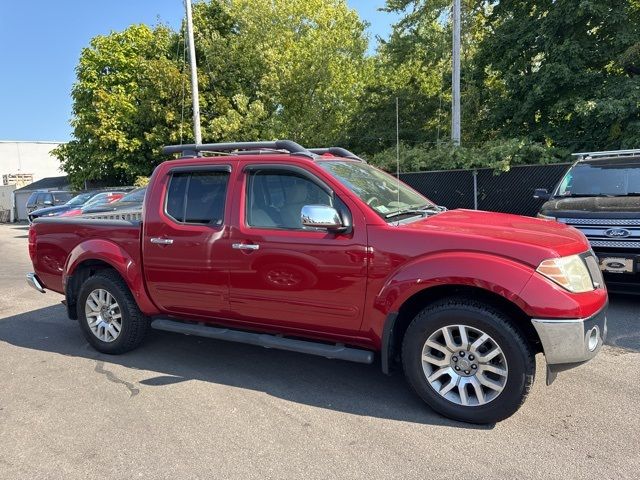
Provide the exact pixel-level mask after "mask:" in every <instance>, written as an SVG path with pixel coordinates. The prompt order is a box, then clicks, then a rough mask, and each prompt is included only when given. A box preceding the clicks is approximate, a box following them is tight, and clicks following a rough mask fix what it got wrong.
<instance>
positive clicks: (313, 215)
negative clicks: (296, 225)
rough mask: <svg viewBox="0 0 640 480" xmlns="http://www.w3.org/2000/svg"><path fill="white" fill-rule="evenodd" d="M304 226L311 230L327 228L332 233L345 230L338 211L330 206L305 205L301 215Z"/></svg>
mask: <svg viewBox="0 0 640 480" xmlns="http://www.w3.org/2000/svg"><path fill="white" fill-rule="evenodd" d="M300 215H301V220H302V225H303V226H305V227H310V228H326V229H327V230H329V231H331V232H338V231H342V230H344V228H345V226H344V225H343V223H342V219H341V218H340V215H339V214H338V211H337V210H336V209H335V208H333V207H330V206H328V205H305V206H304V207H302V212H301V213H300Z"/></svg>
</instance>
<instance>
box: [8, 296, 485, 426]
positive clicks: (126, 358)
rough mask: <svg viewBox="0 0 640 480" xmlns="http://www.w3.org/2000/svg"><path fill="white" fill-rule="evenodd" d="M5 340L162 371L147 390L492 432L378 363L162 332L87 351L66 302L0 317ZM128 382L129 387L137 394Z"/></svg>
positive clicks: (99, 361)
mask: <svg viewBox="0 0 640 480" xmlns="http://www.w3.org/2000/svg"><path fill="white" fill-rule="evenodd" d="M0 342H7V343H9V344H11V345H15V346H18V347H22V348H30V349H34V350H41V351H46V352H53V353H58V354H61V355H66V356H75V357H83V358H88V359H92V360H95V361H96V362H97V363H96V369H98V368H102V366H103V364H104V363H111V364H116V365H121V366H123V367H127V368H132V369H139V370H148V371H153V372H160V375H157V376H152V377H150V378H147V379H145V380H142V381H141V382H139V383H138V385H142V386H147V387H158V388H161V387H163V386H166V385H171V384H175V383H180V382H184V381H188V380H200V381H205V382H212V383H216V384H223V385H229V386H233V387H238V388H244V389H250V390H256V391H261V392H265V393H267V394H269V395H272V396H274V397H278V398H282V399H285V400H288V401H292V402H297V403H301V404H305V405H311V406H314V407H319V408H326V409H330V410H336V411H340V412H346V413H351V414H354V415H363V416H371V417H378V418H386V419H391V420H399V421H404V422H414V423H421V424H431V425H440V426H449V427H456V428H472V429H490V428H492V426H489V427H487V426H484V427H483V426H475V425H468V424H464V423H459V422H455V421H452V420H448V419H446V418H444V417H442V416H440V415H439V414H437V413H435V412H433V411H432V410H430V409H429V408H428V407H427V406H426V405H425V404H424V403H423V402H422V401H421V400H420V399H419V398H418V397H417V396H416V395H415V394H414V393H413V392H411V391H410V390H409V387H408V386H407V385H406V384H405V382H404V379H403V376H402V374H400V373H397V374H395V375H394V376H391V377H389V376H386V375H384V374H383V373H382V372H381V371H380V368H379V365H378V364H377V363H374V364H373V365H360V364H355V363H349V362H343V361H336V360H327V359H324V358H319V357H313V356H309V355H303V354H296V353H292V352H285V351H280V350H266V349H264V348H261V347H254V346H250V345H243V344H237V343H231V342H224V341H217V340H211V339H204V338H199V337H190V336H185V335H180V334H171V333H166V332H156V331H152V332H151V333H150V335H149V337H148V338H147V339H146V341H145V343H144V344H143V345H142V346H141V347H140V348H139V349H137V350H135V351H133V352H130V353H128V354H125V355H120V356H109V355H103V354H100V353H98V352H96V351H95V350H93V349H92V348H91V347H89V346H88V344H87V343H86V341H85V340H84V338H83V337H82V334H81V333H80V329H79V328H78V325H77V323H76V322H73V321H70V320H68V319H67V318H66V312H65V309H64V307H63V306H61V305H56V306H51V307H47V308H42V309H39V310H34V311H31V312H27V313H22V314H19V315H15V316H12V317H7V318H5V319H1V320H0ZM96 371H97V370H96ZM119 383H126V382H123V381H121V380H119ZM128 385H129V386H128V388H130V390H131V389H132V388H133V389H136V388H135V387H134V386H133V385H131V384H128ZM136 390H137V389H136ZM132 391H133V390H132Z"/></svg>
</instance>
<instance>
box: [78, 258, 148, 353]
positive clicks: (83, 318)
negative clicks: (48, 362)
mask: <svg viewBox="0 0 640 480" xmlns="http://www.w3.org/2000/svg"><path fill="white" fill-rule="evenodd" d="M77 311H78V321H79V323H80V329H81V330H82V333H83V335H84V337H85V338H86V339H87V341H88V342H89V343H90V344H91V346H93V348H95V349H96V350H98V351H99V352H102V353H108V354H111V355H117V354H120V353H125V352H129V351H131V350H133V349H134V348H136V347H138V346H139V345H140V343H142V341H143V340H144V337H145V334H146V333H147V330H148V328H149V319H148V318H147V317H145V316H144V314H143V313H142V312H141V311H140V309H139V308H138V305H137V303H136V302H135V300H134V298H133V295H132V294H131V291H129V287H128V286H127V284H126V283H125V282H124V280H123V279H122V277H120V275H118V273H117V272H116V271H114V270H102V271H99V272H98V273H96V274H95V275H93V276H91V277H89V278H87V280H86V281H85V282H84V283H83V284H82V286H81V287H80V294H79V296H78V303H77Z"/></svg>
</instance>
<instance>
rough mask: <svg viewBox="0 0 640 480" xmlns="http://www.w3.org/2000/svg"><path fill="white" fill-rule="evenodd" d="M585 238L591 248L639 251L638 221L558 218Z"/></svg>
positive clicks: (633, 219) (631, 219) (639, 226)
mask: <svg viewBox="0 0 640 480" xmlns="http://www.w3.org/2000/svg"><path fill="white" fill-rule="evenodd" d="M558 221H559V222H562V223H565V224H567V225H571V226H573V227H575V228H577V229H578V230H580V231H581V232H582V233H584V235H585V236H586V237H587V239H588V240H589V242H590V243H591V246H592V247H600V248H630V249H640V219H635V218H610V219H604V218H558Z"/></svg>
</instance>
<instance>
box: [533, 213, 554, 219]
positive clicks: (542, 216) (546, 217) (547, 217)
mask: <svg viewBox="0 0 640 480" xmlns="http://www.w3.org/2000/svg"><path fill="white" fill-rule="evenodd" d="M536 217H537V218H541V219H543V220H555V219H556V217H550V216H549V215H543V214H541V213H539V214H537V215H536Z"/></svg>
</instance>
